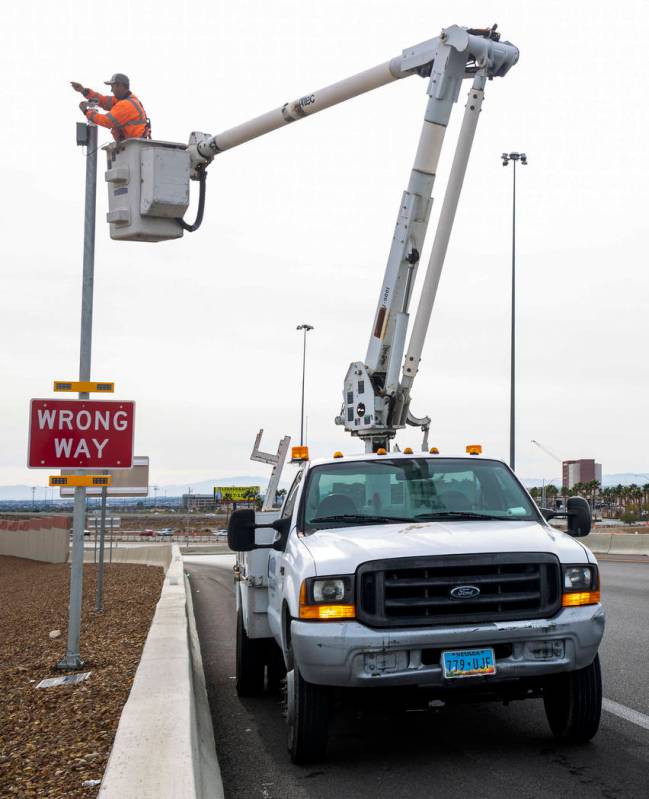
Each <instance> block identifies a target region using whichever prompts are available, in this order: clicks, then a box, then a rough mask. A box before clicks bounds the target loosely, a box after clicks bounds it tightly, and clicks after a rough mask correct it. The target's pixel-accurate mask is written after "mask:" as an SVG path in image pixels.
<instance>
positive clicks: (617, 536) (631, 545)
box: [583, 533, 649, 556]
mask: <svg viewBox="0 0 649 799" xmlns="http://www.w3.org/2000/svg"><path fill="white" fill-rule="evenodd" d="M583 541H584V544H586V546H587V547H588V548H589V549H592V550H593V552H594V553H595V554H596V555H646V556H649V535H648V534H646V533H591V534H590V535H589V536H586V538H584V539H583Z"/></svg>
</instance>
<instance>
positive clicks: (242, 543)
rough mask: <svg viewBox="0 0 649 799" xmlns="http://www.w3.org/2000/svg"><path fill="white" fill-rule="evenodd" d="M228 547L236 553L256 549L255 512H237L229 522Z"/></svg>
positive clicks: (247, 510) (246, 510)
mask: <svg viewBox="0 0 649 799" xmlns="http://www.w3.org/2000/svg"><path fill="white" fill-rule="evenodd" d="M228 546H229V547H230V549H232V550H234V551H235V552H250V551H251V550H253V549H255V512H254V510H249V509H245V510H235V511H234V513H233V514H232V516H230V521H229V522H228Z"/></svg>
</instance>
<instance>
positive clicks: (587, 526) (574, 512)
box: [566, 497, 593, 538]
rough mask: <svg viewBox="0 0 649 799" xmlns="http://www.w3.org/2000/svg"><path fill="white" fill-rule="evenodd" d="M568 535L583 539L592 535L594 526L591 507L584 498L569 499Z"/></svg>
mask: <svg viewBox="0 0 649 799" xmlns="http://www.w3.org/2000/svg"><path fill="white" fill-rule="evenodd" d="M566 511H567V516H568V533H569V534H570V535H572V536H575V538H581V537H582V536H584V535H588V533H590V530H591V527H592V526H593V522H592V517H591V513H590V505H589V504H588V502H586V500H585V499H584V498H583V497H569V499H568V502H567V508H566Z"/></svg>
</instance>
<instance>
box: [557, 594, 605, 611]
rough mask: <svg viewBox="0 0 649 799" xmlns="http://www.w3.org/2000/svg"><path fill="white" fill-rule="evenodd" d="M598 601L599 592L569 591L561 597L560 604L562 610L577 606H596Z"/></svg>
mask: <svg viewBox="0 0 649 799" xmlns="http://www.w3.org/2000/svg"><path fill="white" fill-rule="evenodd" d="M599 601H600V592H599V591H571V592H570V593H568V594H564V595H563V599H562V600H561V604H562V605H563V607H564V608H574V607H577V606H578V605H596V604H597V603H598V602H599Z"/></svg>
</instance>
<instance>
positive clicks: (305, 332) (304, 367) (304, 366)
mask: <svg viewBox="0 0 649 799" xmlns="http://www.w3.org/2000/svg"><path fill="white" fill-rule="evenodd" d="M296 330H303V331H304V346H303V348H302V410H301V411H300V446H301V447H302V446H304V375H305V372H306V334H307V333H308V332H309V330H313V325H307V324H304V325H298V326H297V328H296Z"/></svg>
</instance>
